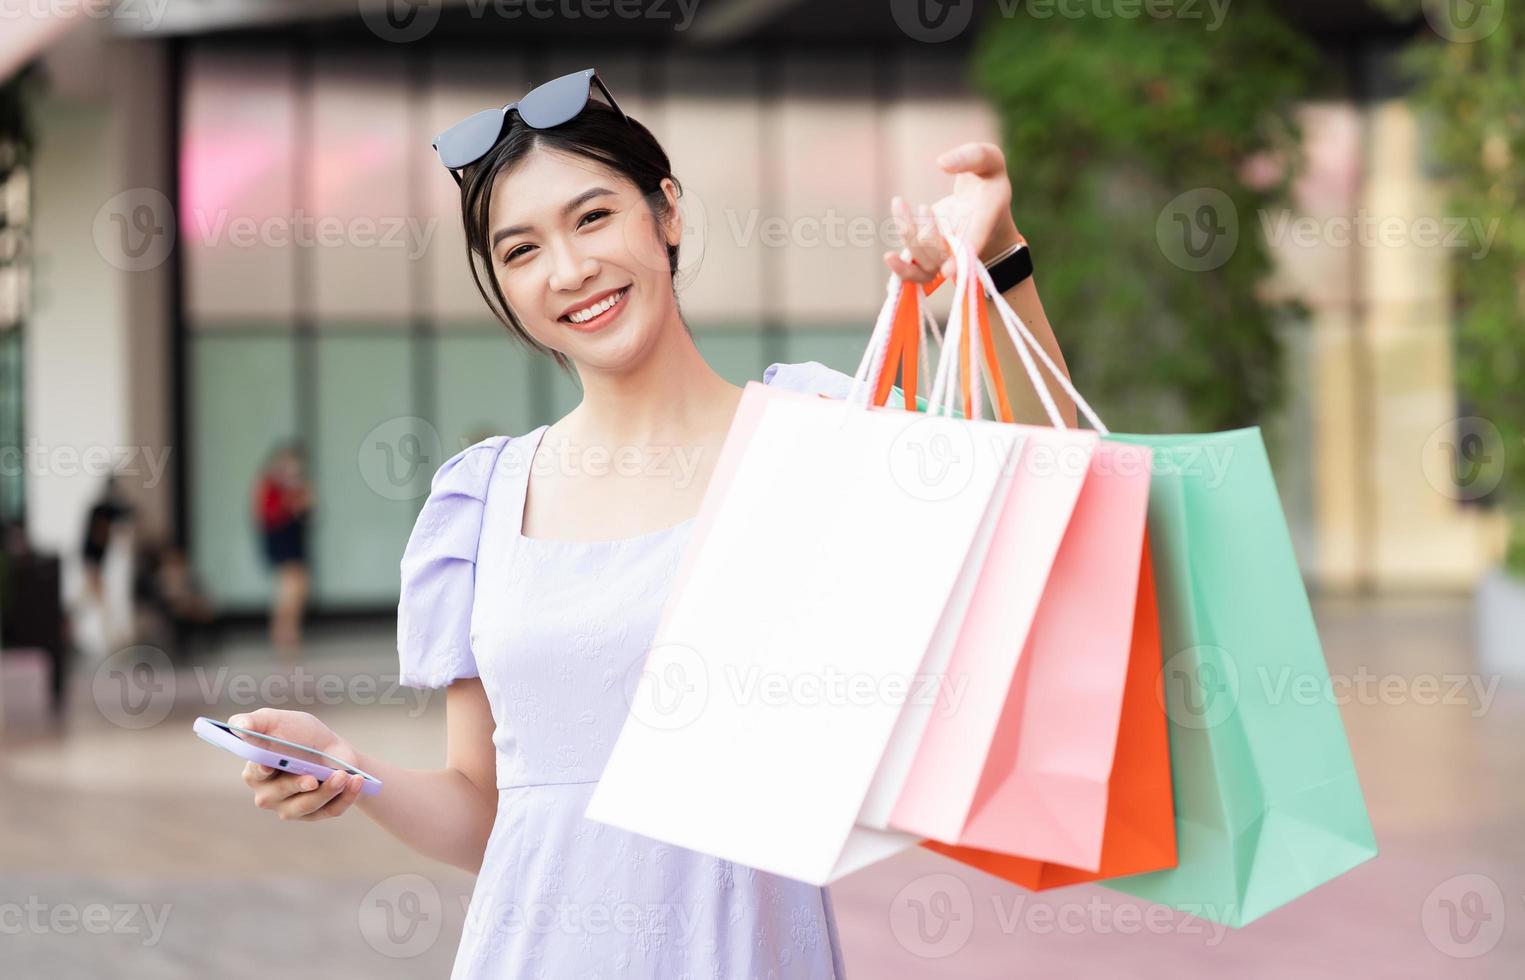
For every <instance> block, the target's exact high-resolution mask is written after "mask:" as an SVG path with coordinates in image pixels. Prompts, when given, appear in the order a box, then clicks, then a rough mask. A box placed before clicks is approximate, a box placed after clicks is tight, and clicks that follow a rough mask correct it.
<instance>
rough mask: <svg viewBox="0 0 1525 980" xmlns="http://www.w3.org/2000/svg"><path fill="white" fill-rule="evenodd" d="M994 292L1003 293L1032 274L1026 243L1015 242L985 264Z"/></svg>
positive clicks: (1030, 252)
mask: <svg viewBox="0 0 1525 980" xmlns="http://www.w3.org/2000/svg"><path fill="white" fill-rule="evenodd" d="M985 268H986V269H987V270H989V272H990V281H991V283H992V284H993V285H994V286H995V289H996V292H998V293H1004V292H1006V291H1007V290H1008V289H1011V288H1012V287H1013V286H1017V285H1020V284H1021V283H1022V282H1024V281H1025V280H1026V279H1027V278H1028V277H1029V276H1031V275H1032V274H1033V253H1032V250H1031V249H1029V248H1028V247H1027V243H1026V242H1017V244H1015V245H1013V246H1012V247H1011V248H1008V249H1007V250H1006V251H1004V252H1002V253H1001V254H1000V255H997V256H996V257H995V258H994V259H991V260H990V261H989V262H987V263H986V264H985Z"/></svg>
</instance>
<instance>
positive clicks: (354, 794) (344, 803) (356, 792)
mask: <svg viewBox="0 0 1525 980" xmlns="http://www.w3.org/2000/svg"><path fill="white" fill-rule="evenodd" d="M364 786H365V780H364V779H362V778H360V777H359V776H351V777H349V780H348V781H347V782H346V784H345V786H344V789H342V790H340V791H339V794H338V795H337V796H335V797H334V798H333V799H331V800H329V801H328V802H327V803H326V804H324V805H323V806H322V807H320V808H319V809H318V810H317V811H315V812H314V813H311V814H308V815H307V816H305V817H303V818H302V819H303V820H327V819H328V818H329V817H337V816H338V815H339V814H341V813H343V812H344V811H345V810H348V809H349V808H350V807H352V806H354V805H355V801H356V800H358V799H360V790H361V789H362V788H363V787H364Z"/></svg>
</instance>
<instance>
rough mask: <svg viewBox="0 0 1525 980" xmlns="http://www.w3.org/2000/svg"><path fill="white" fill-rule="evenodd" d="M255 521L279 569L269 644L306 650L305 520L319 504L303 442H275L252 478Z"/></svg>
mask: <svg viewBox="0 0 1525 980" xmlns="http://www.w3.org/2000/svg"><path fill="white" fill-rule="evenodd" d="M252 503H253V507H254V520H255V522H256V524H257V526H258V528H259V533H260V543H261V546H262V548H263V551H264V555H265V561H266V562H267V563H268V564H269V566H270V568H271V571H272V572H274V574H275V593H274V595H273V596H272V597H271V601H270V644H271V646H273V647H274V648H275V651H276V653H277V654H278V655H280V656H281V657H282V658H286V659H290V658H295V657H296V656H297V655H298V654H299V653H300V652H301V649H302V613H303V610H304V609H305V607H306V605H307V589H308V574H307V522H308V518H309V517H310V515H311V513H312V508H313V504H314V503H315V501H314V497H313V492H312V487H311V486H310V485H309V484H308V482H307V474H306V466H305V455H304V452H303V449H302V445H301V443H300V442H291V443H288V444H286V445H284V446H279V447H277V448H276V449H275V450H274V452H272V453H271V454H270V458H269V459H268V460H266V462H265V466H264V468H263V469H261V470H260V473H259V476H258V477H257V478H256V479H255V482H254V493H253V498H252Z"/></svg>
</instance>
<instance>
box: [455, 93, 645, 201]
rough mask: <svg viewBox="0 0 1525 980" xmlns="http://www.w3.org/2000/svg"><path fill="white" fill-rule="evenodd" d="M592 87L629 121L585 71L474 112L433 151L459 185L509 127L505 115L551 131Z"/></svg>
mask: <svg viewBox="0 0 1525 980" xmlns="http://www.w3.org/2000/svg"><path fill="white" fill-rule="evenodd" d="M594 85H597V86H598V90H599V91H600V92H602V93H604V98H605V99H606V100H608V102H609V105H610V106H611V107H612V108H613V109H614V111H615V112H618V113H619V114H620V118H621V119H623V120H625V122H627V123H628V122H629V121H630V117H629V116H627V115H625V111H624V110H623V109H621V108H620V106H619V103H618V102H615V101H614V96H613V95H610V94H609V89H608V87H607V86H605V85H604V80H603V79H601V78H599V77H598V71H597V70H596V69H593V68H584V69H583V70H582V71H574V72H573V73H572V74H570V75H562V76H561V77H560V78H553V79H551V80H550V81H549V82H546V83H544V84H543V85H537V86H535V87H534V88H533V89H530V91H529V94H527V95H525V96H524V98H522V99H520V100H519V101H518V102H510V103H509V104H508V105H506V106H504V107H503V108H501V109H483V110H482V111H481V112H474V113H472V114H471V115H469V116H467V117H466V118H465V119H462V120H461V121H460V122H458V123H456V124H455V125H454V126H451V127H450V128H449V129H447V130H445V131H444V132H443V133H440V134H439V135H438V136H436V137H435V138H434V149H435V150H436V151H437V152H438V153H439V158H440V163H443V164H444V165H445V167H446V168H447V169H448V170H449V171H450V176H452V177H454V178H455V182H456V183H457V184H459V183H460V182H461V175H460V173H459V171H460V169H461V168H462V167H467V166H470V165H471V164H473V163H476V162H477V161H478V160H480V159H482V158H483V157H485V156H486V155H487V154H488V152H489V151H490V150H491V149H492V148H493V147H494V146H497V145H498V139H499V138H500V137H502V135H503V129H504V127H505V126H506V125H507V124H508V114H509V113H510V112H517V113H518V114H519V119H520V121H522V122H523V123H524V125H526V126H528V127H530V128H531V129H550V128H551V127H552V126H560V125H561V124H562V123H564V122H568V121H569V120H571V119H574V118H576V116H577V114H578V113H579V112H582V111H583V109H584V108H586V107H587V105H588V96H589V95H590V94H591V93H592V88H593V86H594Z"/></svg>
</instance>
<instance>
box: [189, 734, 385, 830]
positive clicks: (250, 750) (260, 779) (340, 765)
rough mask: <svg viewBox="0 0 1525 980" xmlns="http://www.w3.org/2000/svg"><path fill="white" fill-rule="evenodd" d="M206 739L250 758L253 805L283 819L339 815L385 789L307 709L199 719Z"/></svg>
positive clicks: (247, 778)
mask: <svg viewBox="0 0 1525 980" xmlns="http://www.w3.org/2000/svg"><path fill="white" fill-rule="evenodd" d="M193 728H194V731H195V732H196V734H197V735H198V736H200V737H201V738H202V739H204V740H206V741H207V742H210V743H211V744H213V745H216V746H218V747H219V748H223V749H225V750H227V751H229V752H232V753H233V754H235V755H237V756H239V757H240V758H243V759H245V760H246V763H245V766H244V773H243V777H244V783H245V784H246V785H248V786H249V787H250V788H251V789H253V790H254V805H255V806H257V807H259V808H261V809H267V810H273V811H275V812H276V814H277V815H278V816H280V817H281V819H283V820H288V819H300V820H308V821H311V820H319V819H326V818H328V817H333V816H338V815H339V814H341V813H343V812H344V811H345V810H347V809H349V807H350V806H351V805H353V803H354V801H355V800H356V799H358V798H359V796H360V794H361V793H362V792H363V793H365V794H366V795H368V796H369V795H375V794H377V793H379V792H380V791H381V780H379V779H377V778H376V777H375V776H372V775H371V774H369V773H367V772H365V771H363V770H362V769H360V768H359V766H357V765H356V764H355V759H356V758H357V754H356V753H355V751H354V750H353V749H352V748H351V747H350V746H349V744H348V743H347V742H345V741H344V740H343V739H341V738H339V737H338V736H337V735H335V734H334V733H333V731H332V730H330V729H329V728H328V726H327V725H324V724H323V723H322V722H321V721H319V720H318V719H317V718H316V717H314V716H313V715H311V714H308V713H307V712H305V711H283V710H277V709H274V708H260V709H259V710H257V711H253V712H249V713H247V714H240V715H234V716H233V717H232V718H230V719H228V721H227V722H220V721H217V720H216V719H213V718H198V719H197V720H196V723H195V725H194V726H193Z"/></svg>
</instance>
